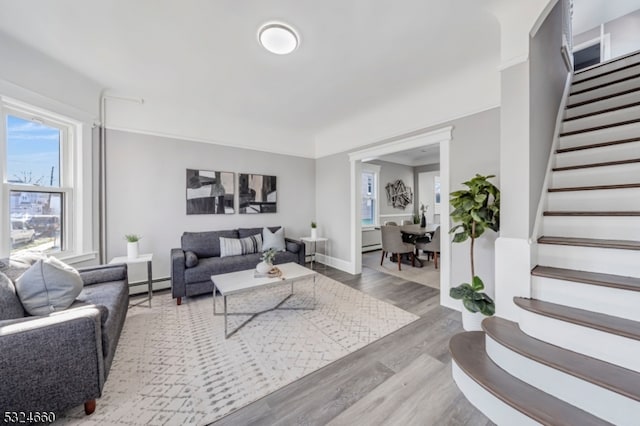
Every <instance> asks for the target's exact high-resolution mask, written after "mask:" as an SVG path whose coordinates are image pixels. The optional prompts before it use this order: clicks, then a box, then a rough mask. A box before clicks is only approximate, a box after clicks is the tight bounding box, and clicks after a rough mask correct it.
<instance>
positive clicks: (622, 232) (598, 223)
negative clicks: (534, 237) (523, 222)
mask: <svg viewBox="0 0 640 426" xmlns="http://www.w3.org/2000/svg"><path fill="white" fill-rule="evenodd" d="M602 207H607V208H609V206H607V205H606V204H603V205H602V206H600V208H602ZM542 230H543V232H542V235H554V236H557V237H573V238H585V237H588V238H599V239H603V240H607V239H608V240H629V241H640V216H630V217H617V216H616V217H612V216H591V217H589V216H544V217H543V218H542ZM638 256H639V257H640V253H639V254H638ZM639 261H640V260H639Z"/></svg>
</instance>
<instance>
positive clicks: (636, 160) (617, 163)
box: [552, 158, 640, 185]
mask: <svg viewBox="0 0 640 426" xmlns="http://www.w3.org/2000/svg"><path fill="white" fill-rule="evenodd" d="M633 163H640V158H629V159H626V160H616V161H603V162H601V163H589V164H578V165H576V166H565V167H554V168H553V169H552V170H553V171H554V172H562V171H565V170H576V169H588V168H591V167H606V166H620V165H623V164H633ZM639 185H640V184H639Z"/></svg>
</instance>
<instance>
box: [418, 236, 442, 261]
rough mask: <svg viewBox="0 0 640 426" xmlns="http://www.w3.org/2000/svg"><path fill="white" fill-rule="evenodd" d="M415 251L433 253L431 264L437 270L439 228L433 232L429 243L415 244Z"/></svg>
mask: <svg viewBox="0 0 640 426" xmlns="http://www.w3.org/2000/svg"><path fill="white" fill-rule="evenodd" d="M416 249H418V250H422V251H429V252H432V253H433V262H434V263H435V266H436V269H438V258H439V257H440V227H439V226H438V227H437V228H436V230H435V231H434V232H433V236H432V237H431V241H429V242H420V241H418V242H416Z"/></svg>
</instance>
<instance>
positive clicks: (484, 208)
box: [449, 174, 500, 330]
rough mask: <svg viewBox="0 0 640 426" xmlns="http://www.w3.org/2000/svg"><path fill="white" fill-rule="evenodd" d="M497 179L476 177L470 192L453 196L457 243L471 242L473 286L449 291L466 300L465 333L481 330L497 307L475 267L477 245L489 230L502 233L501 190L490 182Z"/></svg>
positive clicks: (454, 229) (452, 203)
mask: <svg viewBox="0 0 640 426" xmlns="http://www.w3.org/2000/svg"><path fill="white" fill-rule="evenodd" d="M493 177H495V176H494V175H489V176H481V175H478V174H476V176H475V177H474V178H472V179H471V180H469V181H467V182H464V185H466V186H467V187H468V188H469V189H465V190H461V191H455V192H452V193H451V200H450V202H451V206H452V207H453V208H454V210H453V212H452V213H451V220H452V221H453V222H454V223H455V222H458V224H457V225H455V226H454V227H453V228H451V230H450V231H449V233H450V234H454V237H453V242H454V243H462V242H464V241H466V240H468V239H470V240H471V247H470V252H469V256H470V260H471V284H469V283H462V284H460V285H459V286H457V287H453V288H451V289H450V290H449V295H450V296H451V297H452V298H454V299H458V300H462V304H463V306H464V308H465V309H463V310H462V325H463V327H464V329H465V330H481V326H480V324H481V322H482V319H483V318H484V317H483V316H491V315H493V314H494V313H495V310H496V307H495V304H494V302H493V300H492V299H491V297H489V295H487V294H486V293H484V292H482V290H484V283H483V282H482V280H481V279H480V277H478V276H476V273H475V264H474V246H475V241H476V239H477V238H478V237H480V236H481V235H482V234H483V233H484V231H485V230H487V229H491V230H493V231H495V232H498V231H499V230H500V190H499V189H498V188H497V187H496V186H495V185H494V184H492V183H491V182H489V179H491V178H493Z"/></svg>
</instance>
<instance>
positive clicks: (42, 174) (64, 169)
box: [0, 102, 77, 255]
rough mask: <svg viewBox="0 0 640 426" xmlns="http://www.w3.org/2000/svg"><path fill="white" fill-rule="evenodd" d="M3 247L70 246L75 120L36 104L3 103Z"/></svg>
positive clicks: (63, 249) (61, 249)
mask: <svg viewBox="0 0 640 426" xmlns="http://www.w3.org/2000/svg"><path fill="white" fill-rule="evenodd" d="M2 116H3V117H2V118H3V126H2V127H3V132H2V133H3V134H2V139H0V140H1V141H2V146H1V147H2V152H3V155H1V156H0V158H2V160H3V164H2V169H3V173H2V176H3V187H4V188H3V198H4V200H3V201H5V202H3V203H2V209H3V211H2V212H1V214H0V217H2V218H3V220H5V221H8V222H9V226H8V227H6V226H5V227H3V229H5V230H8V231H7V232H5V233H4V234H8V235H4V239H5V241H3V242H2V244H3V246H4V247H7V246H8V247H9V248H10V254H11V255H15V254H17V253H19V252H21V251H24V250H29V251H38V252H43V253H68V252H71V251H72V250H73V248H74V247H73V242H72V238H71V235H72V230H73V229H74V217H73V211H74V209H73V208H72V202H73V200H74V190H75V187H76V183H75V182H74V170H73V168H74V164H73V152H74V144H75V138H76V136H77V132H76V123H74V122H73V121H72V120H70V119H69V120H68V121H67V120H66V119H64V118H62V117H59V116H57V115H55V114H48V113H46V112H44V111H41V110H38V109H36V108H33V109H30V108H28V107H25V106H18V105H12V104H10V103H7V102H3V103H2Z"/></svg>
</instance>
